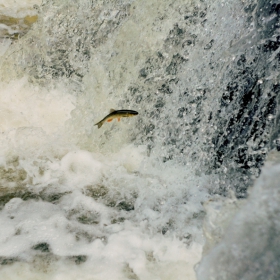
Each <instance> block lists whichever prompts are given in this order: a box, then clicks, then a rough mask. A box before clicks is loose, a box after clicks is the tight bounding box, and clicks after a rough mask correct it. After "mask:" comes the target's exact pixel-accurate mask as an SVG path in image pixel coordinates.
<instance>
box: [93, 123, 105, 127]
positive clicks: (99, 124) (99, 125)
mask: <svg viewBox="0 0 280 280" xmlns="http://www.w3.org/2000/svg"><path fill="white" fill-rule="evenodd" d="M95 125H97V127H98V128H100V127H101V126H102V125H103V122H98V123H96V124H95Z"/></svg>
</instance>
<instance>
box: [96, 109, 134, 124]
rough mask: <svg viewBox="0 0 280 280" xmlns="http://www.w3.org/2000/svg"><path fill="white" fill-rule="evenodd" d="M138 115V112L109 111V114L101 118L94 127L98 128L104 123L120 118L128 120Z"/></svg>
mask: <svg viewBox="0 0 280 280" xmlns="http://www.w3.org/2000/svg"><path fill="white" fill-rule="evenodd" d="M136 115H138V112H136V111H133V110H114V109H111V110H110V113H109V114H108V115H107V116H106V117H105V118H103V119H102V120H101V121H100V122H98V123H96V124H95V125H97V126H98V128H100V127H101V126H102V125H103V124H104V123H105V122H111V121H112V120H113V119H118V121H120V120H121V118H128V117H134V116H136Z"/></svg>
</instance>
